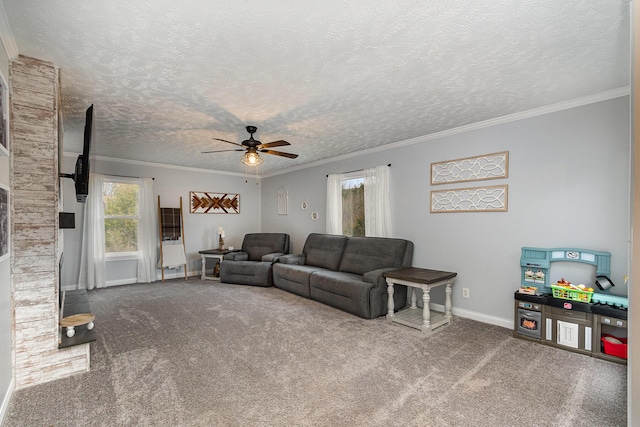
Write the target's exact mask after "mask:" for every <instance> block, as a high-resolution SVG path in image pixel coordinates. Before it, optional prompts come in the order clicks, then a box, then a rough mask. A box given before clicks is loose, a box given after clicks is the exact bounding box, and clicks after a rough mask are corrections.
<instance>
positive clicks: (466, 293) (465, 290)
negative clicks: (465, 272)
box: [462, 288, 469, 298]
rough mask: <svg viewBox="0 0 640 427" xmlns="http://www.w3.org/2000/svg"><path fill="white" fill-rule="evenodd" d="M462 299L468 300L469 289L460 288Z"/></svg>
mask: <svg viewBox="0 0 640 427" xmlns="http://www.w3.org/2000/svg"><path fill="white" fill-rule="evenodd" d="M462 298H469V288H462Z"/></svg>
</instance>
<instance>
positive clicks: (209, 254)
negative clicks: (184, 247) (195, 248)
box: [198, 249, 236, 281]
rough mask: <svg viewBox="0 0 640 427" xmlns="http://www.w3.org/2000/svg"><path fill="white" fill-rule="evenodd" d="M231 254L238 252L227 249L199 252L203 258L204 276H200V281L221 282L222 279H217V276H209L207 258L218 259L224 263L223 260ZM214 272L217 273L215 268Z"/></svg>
mask: <svg viewBox="0 0 640 427" xmlns="http://www.w3.org/2000/svg"><path fill="white" fill-rule="evenodd" d="M231 252H236V251H235V250H233V251H230V250H227V249H223V250H220V249H207V250H205V251H199V252H198V253H199V254H200V257H201V258H202V275H201V276H200V279H202V280H217V281H220V277H217V276H215V275H213V276H207V273H206V271H207V269H206V267H207V258H215V259H217V262H220V261H222V258H223V257H224V256H225V255H226V254H228V253H231ZM214 271H215V267H214Z"/></svg>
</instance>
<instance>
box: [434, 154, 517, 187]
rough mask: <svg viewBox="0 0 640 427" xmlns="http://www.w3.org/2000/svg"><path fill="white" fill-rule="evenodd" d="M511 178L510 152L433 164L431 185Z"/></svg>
mask: <svg viewBox="0 0 640 427" xmlns="http://www.w3.org/2000/svg"><path fill="white" fill-rule="evenodd" d="M508 176H509V152H508V151H503V152H501V153H492V154H483V155H482V156H476V157H466V158H464V159H456V160H447V161H445V162H437V163H431V184H433V185H436V184H447V183H450V182H468V181H482V180H485V179H498V178H507V177H508Z"/></svg>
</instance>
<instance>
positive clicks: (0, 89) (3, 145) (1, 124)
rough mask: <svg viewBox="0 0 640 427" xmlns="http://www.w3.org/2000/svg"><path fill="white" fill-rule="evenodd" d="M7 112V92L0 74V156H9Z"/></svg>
mask: <svg viewBox="0 0 640 427" xmlns="http://www.w3.org/2000/svg"><path fill="white" fill-rule="evenodd" d="M8 112H9V91H8V90H7V84H6V83H5V80H4V77H3V76H2V74H0V156H2V155H4V156H8V155H9V129H8V127H7V116H8Z"/></svg>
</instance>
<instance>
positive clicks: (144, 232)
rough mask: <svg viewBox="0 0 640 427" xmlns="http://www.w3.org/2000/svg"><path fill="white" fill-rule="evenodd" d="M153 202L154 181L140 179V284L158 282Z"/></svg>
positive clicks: (156, 219) (155, 217)
mask: <svg viewBox="0 0 640 427" xmlns="http://www.w3.org/2000/svg"><path fill="white" fill-rule="evenodd" d="M155 206H156V205H155V203H154V202H153V179H152V178H141V179H140V196H139V204H138V211H139V215H140V220H139V221H138V283H149V282H155V281H156V260H157V234H158V218H157V215H158V214H157V212H156V207H155Z"/></svg>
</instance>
